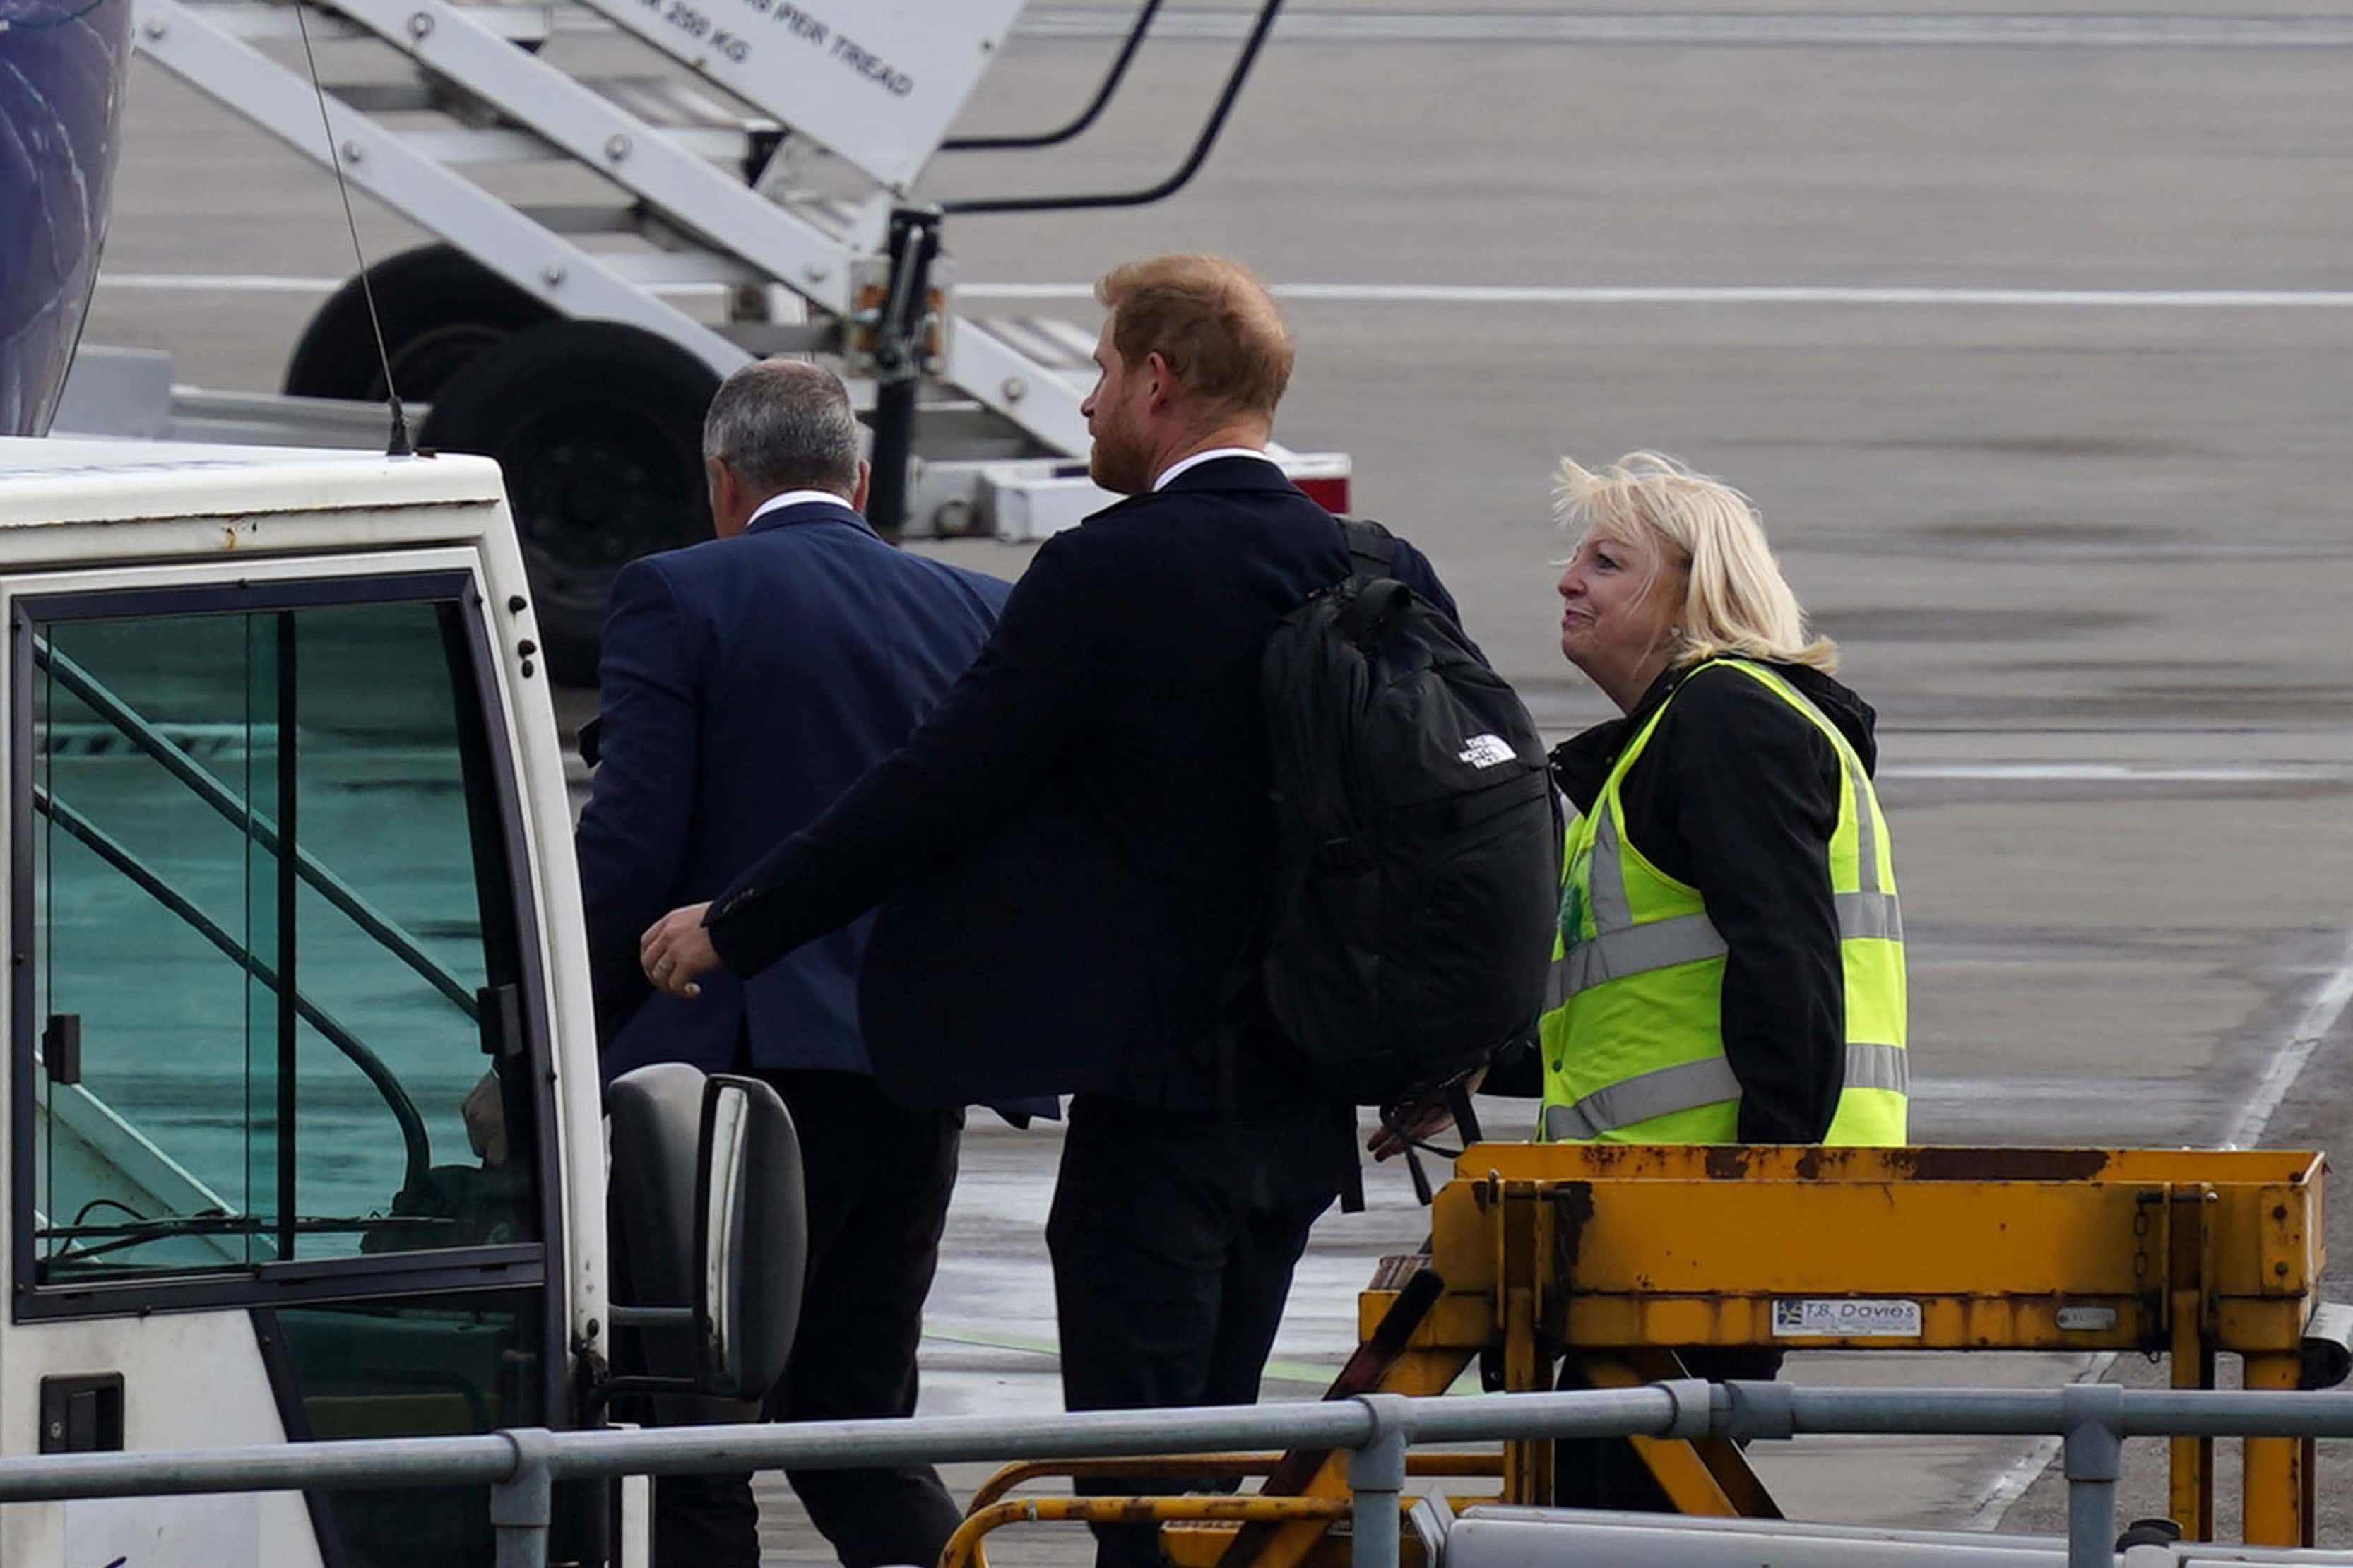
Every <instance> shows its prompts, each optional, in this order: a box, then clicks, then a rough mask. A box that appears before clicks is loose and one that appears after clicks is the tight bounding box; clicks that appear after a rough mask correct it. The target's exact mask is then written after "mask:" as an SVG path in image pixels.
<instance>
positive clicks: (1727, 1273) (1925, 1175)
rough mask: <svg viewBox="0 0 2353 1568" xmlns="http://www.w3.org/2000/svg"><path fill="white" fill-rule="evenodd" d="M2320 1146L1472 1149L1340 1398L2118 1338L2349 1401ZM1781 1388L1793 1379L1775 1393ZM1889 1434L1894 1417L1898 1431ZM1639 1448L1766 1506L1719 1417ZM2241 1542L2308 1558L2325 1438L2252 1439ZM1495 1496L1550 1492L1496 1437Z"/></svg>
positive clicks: (1256, 1566) (1692, 1505)
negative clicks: (2339, 1392)
mask: <svg viewBox="0 0 2353 1568" xmlns="http://www.w3.org/2000/svg"><path fill="white" fill-rule="evenodd" d="M2322 1172H2323V1164H2322V1161H2321V1159H2320V1157H2319V1156H2318V1155H2317V1154H2314V1153H2309V1152H2288V1151H2270V1150H2255V1151H2215V1150H2100V1149H1963V1148H1919V1149H1821V1148H1785V1147H1756V1148H1750V1147H1742V1146H1736V1145H1724V1146H1702V1145H1692V1146H1678V1147H1663V1146H1631V1145H1612V1144H1574V1143H1571V1144H1500V1143H1499V1144H1479V1145H1474V1146H1473V1147H1472V1148H1471V1149H1469V1150H1467V1151H1466V1152H1464V1153H1463V1154H1462V1155H1461V1158H1460V1159H1459V1160H1458V1161H1457V1163H1456V1165H1455V1174H1454V1178H1453V1179H1452V1180H1451V1181H1450V1182H1449V1183H1447V1184H1445V1185H1444V1186H1443V1187H1442V1188H1441V1189H1440V1191H1439V1193H1438V1194H1437V1196H1436V1200H1435V1203H1434V1205H1433V1206H1432V1209H1431V1237H1430V1246H1429V1250H1428V1251H1427V1252H1426V1253H1425V1254H1420V1255H1416V1256H1413V1257H1408V1258H1392V1259H1389V1260H1388V1262H1387V1263H1386V1264H1385V1265H1384V1271H1383V1277H1382V1278H1381V1279H1378V1280H1377V1281H1376V1283H1375V1288H1374V1289H1370V1290H1368V1291H1366V1293H1365V1295H1364V1296H1363V1298H1362V1300H1361V1304H1360V1314H1361V1320H1362V1323H1361V1326H1362V1331H1363V1333H1364V1335H1365V1346H1364V1349H1363V1350H1362V1351H1360V1352H1359V1354H1358V1356H1357V1358H1356V1361H1355V1362H1353V1363H1351V1365H1350V1366H1349V1367H1348V1368H1346V1369H1345V1370H1344V1371H1343V1373H1342V1374H1341V1377H1340V1379H1339V1380H1338V1382H1337V1383H1335V1393H1336V1394H1340V1395H1342V1396H1349V1395H1361V1394H1372V1393H1382V1392H1387V1393H1397V1394H1438V1393H1440V1392H1442V1391H1444V1390H1446V1389H1448V1388H1450V1387H1451V1386H1453V1385H1454V1384H1455V1383H1456V1381H1457V1380H1458V1379H1459V1378H1461V1376H1463V1374H1464V1373H1466V1372H1467V1371H1469V1370H1471V1369H1472V1368H1473V1367H1474V1366H1478V1365H1480V1364H1481V1363H1482V1362H1483V1363H1484V1365H1485V1367H1486V1369H1487V1373H1488V1383H1489V1386H1491V1387H1500V1388H1503V1389H1506V1390H1534V1389H1541V1388H1547V1387H1550V1386H1552V1384H1553V1381H1554V1376H1555V1372H1554V1368H1555V1365H1556V1363H1561V1362H1566V1363H1567V1365H1568V1366H1569V1368H1570V1369H1571V1370H1572V1371H1573V1372H1574V1373H1576V1374H1577V1376H1579V1377H1581V1379H1582V1380H1583V1381H1584V1382H1585V1383H1586V1384H1588V1385H1590V1386H1594V1387H1600V1388H1610V1387H1630V1386H1634V1385H1637V1384H1648V1383H1653V1382H1658V1381H1661V1380H1663V1379H1672V1378H1675V1377H1679V1376H1681V1375H1683V1368H1682V1366H1681V1363H1679V1361H1678V1359H1677V1352H1678V1351H1680V1350H1683V1349H1686V1348H1691V1347H1697V1346H1709V1347H1726V1346H1772V1347H1779V1348H1783V1349H1788V1350H1807V1349H1841V1350H1907V1351H1972V1350H2007V1351H2062V1352H2084V1351H2112V1352H2147V1353H2149V1354H2151V1355H2164V1356H2167V1357H2168V1358H2169V1361H2170V1365H2171V1368H2172V1381H2173V1384H2174V1385H2175V1386H2176V1387H2178V1388H2184V1389H2206V1388H2211V1387H2212V1386H2213V1385H2214V1363H2215V1358H2216V1356H2217V1355H2218V1354H2225V1353H2227V1354H2232V1355H2236V1356H2238V1357H2240V1358H2241V1359H2242V1363H2243V1368H2244V1377H2243V1382H2244V1384H2245V1386H2246V1387H2247V1388H2250V1389H2273V1390H2299V1389H2311V1388H2316V1387H2326V1386H2330V1385H2333V1384H2336V1383H2337V1382H2339V1381H2341V1380H2342V1379H2343V1378H2344V1377H2345V1376H2346V1374H2347V1372H2348V1359H2353V1358H2348V1352H2347V1348H2346V1343H2347V1335H2346V1323H2345V1316H2344V1314H2343V1312H2342V1311H2341V1310H2337V1309H2331V1308H2325V1307H2324V1306H2323V1304H2322V1303H2320V1302H2319V1300H2318V1299H2317V1295H2316V1292H2317V1290H2318V1288H2319V1280H2320V1273H2321V1264H2322V1229H2321V1206H2320V1205H2321V1177H2322ZM1759 1386H1763V1387H1766V1388H1771V1387H1773V1386H1774V1385H1759ZM1891 1429H1894V1428H1891ZM1635 1446H1636V1447H1637V1448H1638V1449H1639V1450H1640V1452H1641V1455H1642V1457H1643V1458H1644V1459H1645V1461H1646V1462H1647V1463H1648V1465H1649V1468H1650V1469H1651V1473H1652V1475H1653V1476H1654V1477H1655V1478H1656V1479H1657V1480H1658V1481H1659V1483H1660V1484H1661V1486H1662V1488H1663V1489H1664V1490H1665V1492H1666V1494H1667V1495H1668V1497H1669V1498H1671V1499H1672V1500H1673V1501H1674V1502H1675V1504H1676V1506H1677V1508H1678V1510H1680V1511H1682V1512H1684V1513H1688V1514H1697V1515H1712V1516H1718V1517H1728V1518H1746V1519H1775V1518H1778V1509H1777V1508H1776V1506H1775V1505H1774V1503H1773V1500H1772V1498H1771V1497H1770V1495H1769V1493H1768V1492H1767V1490H1766V1489H1765V1487H1764V1486H1763V1484H1762V1483H1761V1482H1760V1481H1759V1480H1758V1479H1757V1477H1756V1475H1755V1473H1754V1472H1753V1471H1752V1470H1751V1469H1750V1468H1749V1467H1748V1465H1747V1463H1746V1460H1745V1458H1743V1456H1742V1451H1741V1449H1740V1447H1738V1446H1737V1444H1736V1443H1735V1442H1734V1441H1732V1440H1731V1436H1729V1435H1727V1434H1726V1433H1725V1432H1722V1431H1714V1432H1699V1433H1694V1434H1693V1435H1690V1436H1677V1437H1673V1438H1669V1439H1661V1438H1656V1437H1642V1438H1638V1439H1636V1440H1635ZM2170 1459H2171V1482H2170V1488H2171V1490H2170V1497H2171V1512H2172V1515H2173V1517H2174V1518H2175V1519H2176V1520H2177V1521H2179V1522H2180V1524H2181V1525H2182V1526H2183V1528H2184V1531H2185V1533H2186V1535H2187V1536H2188V1537H2189V1539H2191V1540H2193V1541H2194V1540H2202V1539H2204V1538H2206V1537H2208V1536H2210V1535H2211V1533H2212V1529H2213V1519H2214V1511H2213V1473H2214V1472H2213V1451H2212V1440H2211V1436H2208V1437H2200V1436H2184V1437H2180V1438H2177V1439H2176V1440H2174V1442H2173V1443H2172V1445H2171V1451H2170ZM2244 1461H2245V1463H2244V1514H2243V1517H2244V1534H2245V1538H2246V1540H2247V1541H2248V1542H2250V1543H2253V1544H2258V1545H2264V1546H2289V1547H2293V1546H2305V1545H2309V1544H2310V1543H2311V1532H2312V1529H2313V1521H2314V1506H2313V1497H2312V1485H2313V1479H2312V1478H2313V1470H2312V1454H2311V1447H2310V1444H2309V1442H2308V1441H2306V1440H2299V1439H2296V1438H2292V1437H2278V1436H2257V1437H2250V1438H2249V1439H2248V1440H2247V1442H2246V1446H2245V1454H2244ZM1345 1471H1346V1460H1345V1456H1342V1455H1337V1454H1325V1453H1318V1452H1313V1451H1297V1452H1294V1453H1293V1454H1291V1455H1288V1456H1286V1457H1285V1460H1284V1462H1283V1463H1282V1465H1281V1466H1279V1467H1277V1468H1276V1470H1275V1471H1274V1473H1273V1475H1272V1477H1271V1479H1269V1480H1268V1482H1267V1483H1266V1489H1267V1490H1269V1491H1279V1492H1287V1493H1293V1494H1296V1495H1302V1496H1310V1497H1328V1496H1335V1495H1339V1494H1340V1493H1342V1492H1344V1491H1345V1489H1346V1486H1347V1477H1346V1473H1345ZM1503 1473H1504V1486H1503V1496H1504V1500H1505V1501H1506V1502H1508V1503H1512V1504H1517V1505H1525V1506H1535V1507H1542V1506H1544V1505H1546V1504H1548V1503H1549V1502H1550V1501H1551V1500H1552V1487H1553V1456H1552V1449H1551V1445H1550V1444H1549V1443H1547V1442H1543V1441H1525V1442H1515V1443H1510V1444H1507V1445H1505V1447H1504V1461H1503ZM1323 1533H1324V1531H1323V1530H1322V1528H1321V1527H1320V1526H1318V1525H1317V1524H1315V1523H1314V1522H1313V1521H1305V1522H1291V1523H1278V1522H1269V1521H1255V1522H1252V1523H1249V1524H1245V1525H1242V1526H1240V1527H1235V1526H1218V1525H1172V1526H1170V1527H1168V1528H1166V1530H1165V1531H1164V1532H1163V1539H1164V1542H1166V1546H1167V1548H1168V1551H1169V1552H1170V1554H1171V1555H1172V1557H1174V1558H1175V1559H1176V1561H1177V1562H1179V1563H1185V1564H1187V1565H1188V1568H1244V1565H1250V1568H1296V1565H1297V1564H1298V1563H1302V1562H1304V1561H1306V1560H1308V1558H1309V1557H1310V1555H1311V1554H1312V1553H1313V1552H1314V1550H1315V1548H1316V1546H1317V1542H1318V1541H1319V1539H1320V1538H1321V1536H1322V1535H1323Z"/></svg>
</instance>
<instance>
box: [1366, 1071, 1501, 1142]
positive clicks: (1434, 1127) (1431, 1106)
mask: <svg viewBox="0 0 2353 1568" xmlns="http://www.w3.org/2000/svg"><path fill="white" fill-rule="evenodd" d="M1486 1081H1487V1069H1486V1068H1480V1069H1479V1070H1478V1071H1477V1072H1474V1073H1472V1075H1471V1077H1470V1078H1469V1079H1466V1080H1465V1081H1464V1083H1463V1085H1462V1088H1463V1090H1464V1092H1466V1093H1470V1094H1476V1093H1478V1092H1479V1086H1480V1085H1481V1084H1482V1083H1484V1082H1486ZM1453 1124H1454V1102H1453V1101H1452V1100H1450V1099H1449V1098H1448V1097H1447V1091H1446V1089H1432V1090H1430V1092H1429V1093H1428V1094H1426V1095H1424V1096H1422V1097H1421V1098H1420V1099H1419V1100H1409V1101H1407V1102H1406V1103H1405V1104H1403V1105H1400V1106H1398V1108H1397V1109H1396V1110H1393V1111H1391V1112H1390V1113H1389V1114H1388V1117H1387V1118H1386V1119H1385V1120H1384V1124H1383V1126H1382V1127H1381V1130H1380V1131H1377V1132H1376V1133H1374V1134H1373V1135H1372V1136H1371V1137H1370V1138H1367V1139H1366V1140H1365V1147H1366V1149H1369V1150H1370V1151H1372V1155H1373V1158H1374V1159H1376V1160H1386V1159H1388V1157H1389V1156H1390V1155H1392V1154H1402V1153H1404V1152H1405V1148H1406V1140H1407V1139H1408V1138H1411V1139H1412V1140H1413V1141H1414V1142H1417V1143H1426V1142H1429V1141H1430V1138H1431V1137H1432V1136H1433V1135H1435V1134H1437V1133H1439V1132H1441V1131H1445V1130H1446V1129H1447V1128H1449V1127H1451V1126H1452V1125H1453Z"/></svg>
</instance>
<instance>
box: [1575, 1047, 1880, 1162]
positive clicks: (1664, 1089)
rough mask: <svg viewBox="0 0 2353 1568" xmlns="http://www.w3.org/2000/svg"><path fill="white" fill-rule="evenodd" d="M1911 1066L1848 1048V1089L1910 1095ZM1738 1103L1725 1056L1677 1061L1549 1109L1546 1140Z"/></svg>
mask: <svg viewBox="0 0 2353 1568" xmlns="http://www.w3.org/2000/svg"><path fill="white" fill-rule="evenodd" d="M1910 1083H1911V1067H1910V1063H1909V1062H1908V1060H1907V1059H1906V1058H1905V1054H1904V1047H1901V1046H1874V1045H1850V1046H1848V1047H1847V1048H1846V1088H1848V1089H1891V1090H1893V1091H1894V1092H1895V1093H1897V1094H1904V1093H1905V1092H1907V1090H1908V1089H1909V1086H1910ZM1739 1098H1740V1080H1739V1079H1737V1078H1736V1077H1734V1076H1733V1071H1732V1064H1731V1063H1730V1062H1728V1061H1726V1060H1725V1059H1724V1058H1722V1057H1708V1058H1704V1059H1703V1060H1700V1061H1695V1062H1679V1063H1677V1064H1676V1065H1675V1066H1673V1067H1671V1068H1658V1069H1657V1070H1655V1071H1652V1072H1646V1073H1639V1074H1637V1075H1636V1076H1634V1077H1632V1078H1630V1079H1625V1080H1624V1081H1623V1082H1620V1083H1613V1084H1611V1085H1610V1086H1609V1088H1607V1089H1595V1090H1594V1091H1593V1092H1592V1093H1591V1094H1588V1095H1587V1096H1586V1097H1585V1098H1584V1099H1583V1100H1578V1101H1577V1103H1576V1104H1574V1105H1547V1106H1546V1107H1545V1112H1544V1135H1545V1140H1546V1142H1552V1143H1576V1142H1584V1141H1586V1140H1588V1139H1593V1138H1599V1137H1600V1136H1601V1135H1602V1134H1603V1133H1605V1132H1613V1131H1617V1130H1618V1129H1619V1128H1620V1127H1631V1126H1633V1125H1634V1124H1635V1123H1636V1122H1638V1121H1650V1120H1651V1118H1653V1117H1657V1116H1672V1115H1673V1114H1675V1113H1676V1112H1677V1111H1679V1110H1699V1109H1700V1108H1701V1107H1702V1106H1706V1105H1715V1104H1719V1103H1721V1102H1722V1101H1725V1100H1738V1099H1739Z"/></svg>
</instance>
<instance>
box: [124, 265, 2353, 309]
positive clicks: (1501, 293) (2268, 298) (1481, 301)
mask: <svg viewBox="0 0 2353 1568" xmlns="http://www.w3.org/2000/svg"><path fill="white" fill-rule="evenodd" d="M98 283H99V287H100V288H101V289H124V290H128V291H131V292H146V293H171V294H212V293H218V294H328V293H332V292H333V291H334V290H335V289H340V288H342V287H343V279H340V278H303V277H286V276H279V275H275V274H270V273H259V272H103V273H100V275H99V279H98ZM722 287H723V285H720V284H716V283H659V284H655V285H653V286H652V291H653V292H654V293H657V294H667V295H691V294H717V293H718V292H720V290H721V289H722ZM956 292H957V294H958V295H959V296H960V297H965V298H970V299H977V300H1073V301H1076V300H1092V299H1093V298H1094V285H1093V284H1092V283H960V284H958V285H957V286H956ZM1273 292H1274V295H1275V297H1276V298H1277V299H1281V300H1298V301H1300V302H1302V303H1303V304H1342V305H1351V304H1353V305H1877V306H1888V305H1895V306H1947V305H1990V306H2001V307H2025V308H2034V309H2054V308H2055V309H2064V310H2348V309H2353V289H1960V288H1954V289H1944V288H1884V289H1867V288H1848V287H1845V286H1843V285H1823V286H1814V285H1793V286H1788V287H1784V286H1780V285H1764V284H1759V285H1756V286H1748V285H1740V286H1734V287H1725V288H1619V287H1614V286H1608V285H1594V286H1583V285H1567V284H1564V285H1543V284H1479V283H1278V284H1276V285H1274V287H1273Z"/></svg>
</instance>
